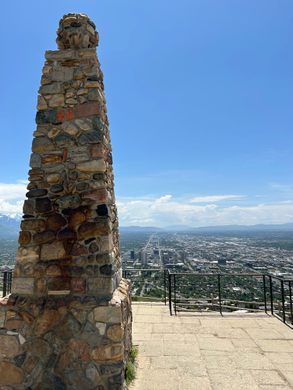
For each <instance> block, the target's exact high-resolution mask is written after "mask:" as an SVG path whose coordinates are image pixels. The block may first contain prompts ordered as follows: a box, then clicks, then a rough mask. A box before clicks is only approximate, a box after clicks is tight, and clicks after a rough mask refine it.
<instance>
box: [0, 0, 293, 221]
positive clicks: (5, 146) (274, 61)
mask: <svg viewBox="0 0 293 390" xmlns="http://www.w3.org/2000/svg"><path fill="white" fill-rule="evenodd" d="M3 7H4V14H5V15H6V16H7V17H6V18H5V19H4V20H3V23H2V26H1V28H2V29H3V31H4V32H5V31H7V29H9V31H11V35H10V38H9V40H8V39H4V37H5V36H7V35H6V34H5V33H4V32H3V33H2V48H3V52H4V53H5V56H3V59H2V62H1V72H0V75H1V84H2V91H3V92H2V96H5V98H4V99H3V102H2V107H1V114H2V115H1V117H2V126H1V137H2V150H1V154H0V163H1V166H2V170H1V175H0V214H5V215H10V216H13V215H16V214H18V215H19V214H20V213H21V209H22V202H23V199H24V196H25V191H26V190H25V187H26V178H27V172H28V169H29V167H28V161H29V153H30V148H31V137H32V133H33V131H34V129H35V124H34V118H35V113H36V101H35V99H36V92H37V90H38V88H39V84H40V80H39V74H40V71H41V67H42V62H43V53H44V50H45V49H47V48H48V47H49V48H51V49H52V50H54V49H56V44H55V42H54V41H52V36H53V37H54V35H55V30H56V29H57V25H58V21H59V19H60V18H61V17H62V15H63V14H65V13H68V12H70V11H72V12H74V11H82V12H85V13H88V14H89V15H90V17H91V18H92V19H93V20H94V21H95V23H96V25H97V30H98V31H99V33H100V45H99V48H98V52H99V56H100V60H101V66H102V69H103V71H104V73H105V86H106V98H107V105H108V111H109V112H108V114H109V119H110V128H111V134H112V144H113V156H114V173H115V184H116V196H117V204H118V211H119V220H120V225H122V226H129V225H142V226H159V227H163V226H168V225H180V224H183V225H191V226H206V225H211V226H212V225H225V224H249V225H250V224H258V223H269V224H271V223H286V222H292V221H293V201H292V199H293V177H292V170H290V167H291V166H292V162H293V161H292V159H293V158H292V155H293V154H292V141H293V136H292V132H291V128H290V125H291V118H292V114H291V112H292V102H293V95H292V65H293V54H292V53H293V51H292V44H291V40H290V37H291V36H292V32H293V31H292V30H293V27H292V23H291V19H290V14H291V12H290V11H292V10H293V6H292V3H291V2H289V1H283V2H282V4H278V5H277V4H276V3H275V2H267V1H259V2H257V3H255V4H252V3H251V4H250V3H247V2H245V1H240V2H237V5H236V4H235V3H233V2H232V1H228V0H227V1H222V2H221V4H219V2H217V1H216V0H213V1H211V0H209V1H204V2H203V1H195V2H194V1H191V0H184V1H182V2H181V3H180V6H179V4H178V3H177V2H175V1H168V2H167V1H161V2H160V3H159V4H158V3H157V2H154V1H148V2H143V3H140V4H136V3H135V2H134V1H125V2H124V3H123V4H118V3H114V2H113V1H112V2H109V1H101V2H100V3H99V6H98V7H97V6H96V5H93V4H92V3H91V2H90V1H72V2H71V4H70V7H68V5H66V4H60V2H57V1H55V0H54V1H51V2H50V4H49V2H44V3H42V5H40V4H38V2H36V1H31V2H29V3H25V4H19V6H18V12H17V13H15V9H13V5H12V4H9V3H5V4H3ZM44 15H46V17H44ZM12 17H13V20H14V27H13V29H11V28H10V27H9V25H8V24H9V23H10V21H11V18H12ZM24 21H25V23H24ZM16 48H17V50H16Z"/></svg>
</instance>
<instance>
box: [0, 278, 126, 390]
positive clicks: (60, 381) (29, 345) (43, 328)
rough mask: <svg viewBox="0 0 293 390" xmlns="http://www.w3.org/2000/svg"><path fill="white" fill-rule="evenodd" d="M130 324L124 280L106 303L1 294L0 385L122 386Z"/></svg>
mask: <svg viewBox="0 0 293 390" xmlns="http://www.w3.org/2000/svg"><path fill="white" fill-rule="evenodd" d="M131 326H132V313H131V298H130V284H129V282H128V281H127V280H125V279H122V280H121V282H120V284H119V286H118V288H117V289H116V290H115V291H114V293H113V296H112V299H111V300H110V301H104V302H102V301H101V298H97V297H95V296H71V295H70V296H62V295H60V296H59V297H56V296H54V297H53V296H52V297H50V296H49V297H47V298H39V299H38V298H36V299H33V298H31V297H30V298H28V297H24V296H19V295H15V294H12V295H10V296H9V298H3V299H2V300H1V301H0V389H11V388H12V389H16V390H17V389H42V390H45V389H48V390H52V389H58V390H59V389H60V390H61V389H72V390H74V389H76V390H81V389H83V390H86V389H98V390H107V389H111V390H116V389H117V390H118V389H123V386H124V370H125V365H126V362H127V359H128V354H129V351H130V348H131Z"/></svg>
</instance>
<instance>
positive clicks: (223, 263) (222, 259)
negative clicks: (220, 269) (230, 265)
mask: <svg viewBox="0 0 293 390" xmlns="http://www.w3.org/2000/svg"><path fill="white" fill-rule="evenodd" d="M226 264H227V260H226V259H224V258H221V259H219V260H218V265H226Z"/></svg>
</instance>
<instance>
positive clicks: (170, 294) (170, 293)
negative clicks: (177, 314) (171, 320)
mask: <svg viewBox="0 0 293 390" xmlns="http://www.w3.org/2000/svg"><path fill="white" fill-rule="evenodd" d="M168 288H169V291H168V293H169V312H170V316H172V315H173V314H172V284H171V274H170V272H168Z"/></svg>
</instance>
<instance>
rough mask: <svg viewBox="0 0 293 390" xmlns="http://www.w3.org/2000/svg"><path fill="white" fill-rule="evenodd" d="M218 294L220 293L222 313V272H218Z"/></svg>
mask: <svg viewBox="0 0 293 390" xmlns="http://www.w3.org/2000/svg"><path fill="white" fill-rule="evenodd" d="M218 295H219V308H220V314H221V316H222V315H223V313H222V294H221V274H218Z"/></svg>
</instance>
